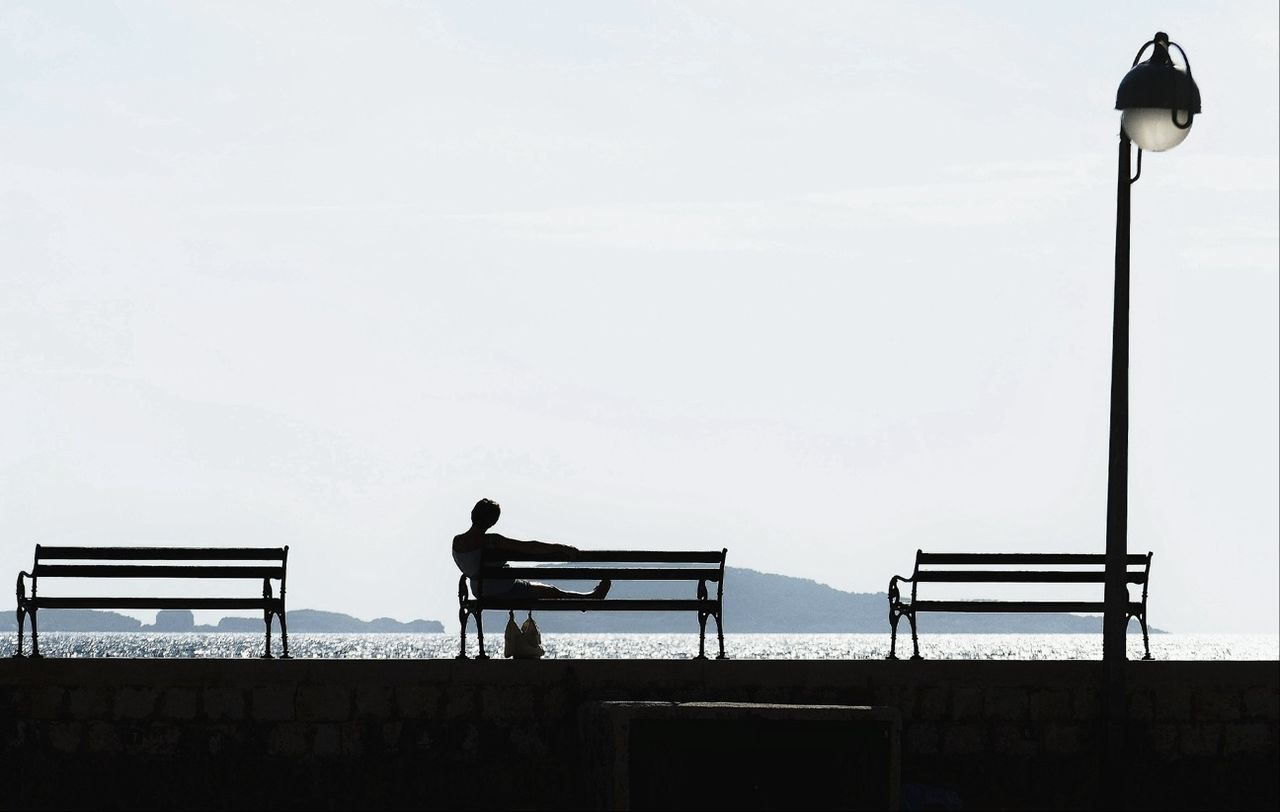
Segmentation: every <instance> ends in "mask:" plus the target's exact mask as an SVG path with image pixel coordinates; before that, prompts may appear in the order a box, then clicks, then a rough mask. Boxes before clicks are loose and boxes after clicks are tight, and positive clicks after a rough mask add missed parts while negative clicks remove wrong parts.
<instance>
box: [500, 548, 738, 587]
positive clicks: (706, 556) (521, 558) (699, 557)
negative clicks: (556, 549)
mask: <svg viewBox="0 0 1280 812" xmlns="http://www.w3.org/2000/svg"><path fill="white" fill-rule="evenodd" d="M727 553H728V550H727V549H724V550H711V551H707V552H688V551H674V552H654V551H649V550H590V551H587V552H586V553H585V554H584V557H583V558H582V559H580V560H578V561H568V562H566V561H565V560H564V557H563V556H555V555H549V554H538V553H531V554H523V553H521V554H510V553H490V552H488V551H486V552H485V554H484V555H482V556H481V560H480V576H481V578H522V579H541V580H574V581H598V580H600V579H602V578H611V579H618V580H632V581H720V580H721V579H723V578H724V561H725V555H726V554H727ZM495 559H496V561H495ZM504 561H505V562H513V561H514V562H530V563H533V562H539V561H545V562H555V563H563V566H555V567H518V566H517V567H512V566H505V567H504V566H502V563H501V562H504ZM611 564H612V565H618V564H649V565H658V566H645V567H625V566H609V565H611ZM675 564H682V565H685V566H670V565H675ZM699 564H701V565H703V566H697V565H699ZM707 565H710V566H707Z"/></svg>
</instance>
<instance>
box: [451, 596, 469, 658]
mask: <svg viewBox="0 0 1280 812" xmlns="http://www.w3.org/2000/svg"><path fill="white" fill-rule="evenodd" d="M470 618H471V613H470V612H468V611H467V610H466V609H459V610H458V626H459V628H461V630H462V631H461V633H460V636H459V638H458V656H457V657H455V658H454V659H456V660H465V659H467V621H468V620H469V619H470Z"/></svg>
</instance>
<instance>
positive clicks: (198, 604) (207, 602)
mask: <svg viewBox="0 0 1280 812" xmlns="http://www.w3.org/2000/svg"><path fill="white" fill-rule="evenodd" d="M31 603H32V605H34V606H35V607H36V608H39V609H267V608H273V609H274V608H282V607H283V599H281V598H50V597H45V596H44V595H41V596H40V597H38V598H34V599H31Z"/></svg>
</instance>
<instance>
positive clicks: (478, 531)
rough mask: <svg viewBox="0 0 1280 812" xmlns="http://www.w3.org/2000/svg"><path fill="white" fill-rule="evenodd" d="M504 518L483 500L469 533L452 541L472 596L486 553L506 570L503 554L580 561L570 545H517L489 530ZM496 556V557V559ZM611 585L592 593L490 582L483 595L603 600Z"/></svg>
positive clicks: (493, 504)
mask: <svg viewBox="0 0 1280 812" xmlns="http://www.w3.org/2000/svg"><path fill="white" fill-rule="evenodd" d="M501 514H502V508H501V507H499V506H498V503H497V502H495V501H493V500H492V499H481V500H480V501H479V502H476V506H475V507H473V508H472V509H471V528H470V529H469V530H467V532H465V533H461V534H459V535H457V536H454V537H453V560H454V562H455V563H456V564H457V565H458V569H460V570H462V572H463V574H464V575H466V576H467V578H468V579H469V580H470V581H471V593H472V594H473V595H474V594H475V593H476V587H475V580H476V579H477V578H479V577H480V556H481V554H482V553H484V552H485V551H488V552H489V562H490V563H491V564H492V563H495V562H497V561H501V562H502V566H504V567H505V566H506V561H505V560H504V559H503V557H502V554H503V553H512V554H518V553H548V554H551V555H562V556H564V557H565V559H566V560H570V561H572V560H575V559H577V557H578V548H577V547H570V546H569V545H567V544H549V543H547V542H542V541H517V540H516V539H509V538H507V537H506V536H501V535H499V534H497V533H490V532H489V528H491V527H493V526H494V524H496V523H497V521H498V516H500V515H501ZM495 553H496V554H497V555H494V554H495ZM611 585H612V584H611V582H610V581H609V580H608V579H605V580H603V581H601V582H600V583H599V584H598V585H596V588H595V589H593V590H591V591H590V592H570V591H568V590H566V589H560V588H559V587H556V586H552V585H551V584H540V583H538V582H537V581H522V580H504V579H498V578H487V579H485V582H484V594H485V597H486V598H494V597H498V596H504V597H512V598H523V597H526V596H529V597H536V598H603V597H604V596H605V595H607V594H609V587H610V586H611Z"/></svg>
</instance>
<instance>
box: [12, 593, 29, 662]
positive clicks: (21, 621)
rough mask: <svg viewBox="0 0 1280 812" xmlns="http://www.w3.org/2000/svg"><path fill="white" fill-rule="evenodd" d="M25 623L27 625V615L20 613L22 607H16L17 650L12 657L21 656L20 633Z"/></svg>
mask: <svg viewBox="0 0 1280 812" xmlns="http://www.w3.org/2000/svg"><path fill="white" fill-rule="evenodd" d="M26 623H27V613H26V612H24V611H22V607H21V606H19V607H18V650H17V651H16V652H14V654H13V656H15V657H21V656H22V636H23V635H22V632H23V627H24V626H26Z"/></svg>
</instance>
